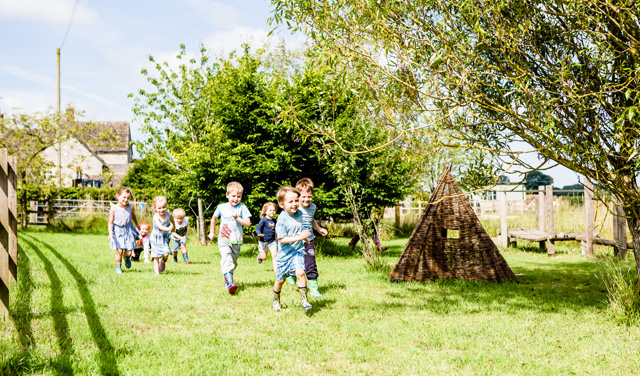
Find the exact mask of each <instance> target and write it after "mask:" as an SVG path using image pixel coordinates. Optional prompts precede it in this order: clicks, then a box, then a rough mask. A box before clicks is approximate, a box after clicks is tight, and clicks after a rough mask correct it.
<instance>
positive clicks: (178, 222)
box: [173, 217, 184, 225]
mask: <svg viewBox="0 0 640 376" xmlns="http://www.w3.org/2000/svg"><path fill="white" fill-rule="evenodd" d="M173 219H174V220H175V221H176V224H177V225H181V224H182V220H183V219H184V217H173Z"/></svg>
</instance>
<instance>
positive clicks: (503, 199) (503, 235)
mask: <svg viewBox="0 0 640 376" xmlns="http://www.w3.org/2000/svg"><path fill="white" fill-rule="evenodd" d="M498 197H499V201H500V246H501V247H504V248H506V247H508V246H509V234H507V232H508V231H509V229H508V227H507V213H508V211H507V192H506V191H505V190H504V188H503V189H502V190H500V191H498Z"/></svg>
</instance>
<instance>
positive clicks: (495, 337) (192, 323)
mask: <svg viewBox="0 0 640 376" xmlns="http://www.w3.org/2000/svg"><path fill="white" fill-rule="evenodd" d="M347 242H348V239H342V240H338V243H339V245H340V246H342V247H346V243H347ZM405 243H406V239H403V240H394V241H391V242H387V245H390V246H391V249H390V250H389V251H387V252H386V256H385V260H386V262H387V263H388V265H389V267H391V265H393V264H394V263H395V261H396V260H397V258H398V256H399V255H400V253H401V251H402V248H403V246H404V244H405ZM19 244H20V262H19V282H18V284H17V286H15V288H14V289H13V290H12V294H13V295H12V306H11V311H12V313H11V318H10V320H9V321H7V322H5V323H2V322H0V375H14V374H15V375H30V374H35V375H68V374H82V375H186V374H193V375H218V374H231V375H236V374H238V375H249V374H266V375H284V374H293V375H303V374H304V375H324V374H344V375H358V374H362V375H419V374H429V375H452V374H463V375H467V374H468V375H472V374H474V375H475V374H478V375H560V374H563V375H567V374H577V375H587V374H588V375H603V374H606V375H632V374H638V370H639V369H640V329H639V328H637V327H625V326H618V325H616V324H614V323H613V322H612V321H611V319H610V316H609V314H608V307H607V304H606V296H605V294H604V290H603V286H602V284H601V281H600V280H599V279H598V278H597V277H596V274H597V272H598V268H599V263H600V262H599V261H598V260H586V259H584V258H582V257H580V256H579V254H578V253H579V251H578V250H573V251H572V250H571V249H568V248H567V249H565V248H560V247H559V248H560V249H559V255H558V256H556V257H554V258H548V257H547V256H546V254H540V253H537V252H532V251H522V250H515V249H509V250H506V251H503V255H504V256H505V258H506V259H507V261H508V263H509V264H510V265H511V267H512V269H513V270H514V272H515V273H521V274H525V276H523V277H520V278H519V283H504V284H493V283H470V282H461V281H443V282H437V283H425V284H421V283H409V284H404V283H402V284H399V283H389V281H388V278H387V274H388V272H389V270H385V271H382V272H370V271H368V270H367V269H366V267H365V265H364V262H363V261H362V260H361V259H360V258H357V257H329V256H320V257H319V259H318V265H319V270H320V273H321V277H320V284H321V291H322V292H323V293H324V294H325V297H324V298H322V299H315V300H314V299H312V301H311V302H312V304H313V305H314V309H313V310H312V311H311V312H310V313H306V314H305V313H304V312H303V311H302V310H301V309H300V308H299V306H298V302H299V297H298V294H297V292H296V291H294V289H293V288H292V287H290V286H288V285H285V288H284V289H283V293H282V301H283V303H284V305H285V308H286V309H285V310H284V311H283V312H280V313H276V312H273V311H272V310H271V308H270V296H271V294H270V292H271V288H272V285H273V272H272V271H271V270H270V269H271V267H270V262H266V263H263V264H260V265H259V264H257V263H256V262H255V254H252V252H253V247H252V246H250V245H246V246H245V247H244V248H243V253H242V254H241V257H240V260H239V267H238V270H237V271H236V274H235V275H236V280H237V282H238V283H239V286H240V287H239V289H238V292H237V295H235V296H229V295H228V294H227V293H226V292H225V290H223V288H222V277H221V275H220V271H219V259H220V257H219V256H218V254H217V248H216V247H197V246H191V247H190V257H191V259H192V260H193V264H191V265H185V264H183V263H182V262H180V263H178V264H173V263H169V264H168V267H167V271H166V272H165V274H164V275H162V276H160V277H157V278H156V277H154V275H153V271H152V266H151V265H150V264H143V263H134V265H133V268H132V269H131V270H128V271H125V273H124V274H123V275H121V276H117V275H116V274H115V273H114V271H113V264H112V260H113V252H112V251H110V250H108V249H107V244H108V243H107V238H106V235H93V234H73V233H72V234H53V233H46V232H36V231H34V232H22V233H21V234H20V238H19ZM532 249H534V248H532Z"/></svg>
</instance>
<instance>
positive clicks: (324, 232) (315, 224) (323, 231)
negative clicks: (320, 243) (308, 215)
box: [311, 218, 329, 236]
mask: <svg viewBox="0 0 640 376" xmlns="http://www.w3.org/2000/svg"><path fill="white" fill-rule="evenodd" d="M311 227H313V229H314V230H316V231H318V232H319V233H320V235H322V236H327V234H328V233H329V231H327V230H326V229H324V228H322V227H321V226H320V225H319V224H318V222H316V219H315V218H314V219H313V221H311Z"/></svg>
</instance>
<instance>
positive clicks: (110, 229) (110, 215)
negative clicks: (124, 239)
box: [107, 208, 115, 239]
mask: <svg viewBox="0 0 640 376" xmlns="http://www.w3.org/2000/svg"><path fill="white" fill-rule="evenodd" d="M114 216H115V212H114V210H113V208H111V210H109V226H107V227H108V229H109V239H111V238H113V217H114Z"/></svg>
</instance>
